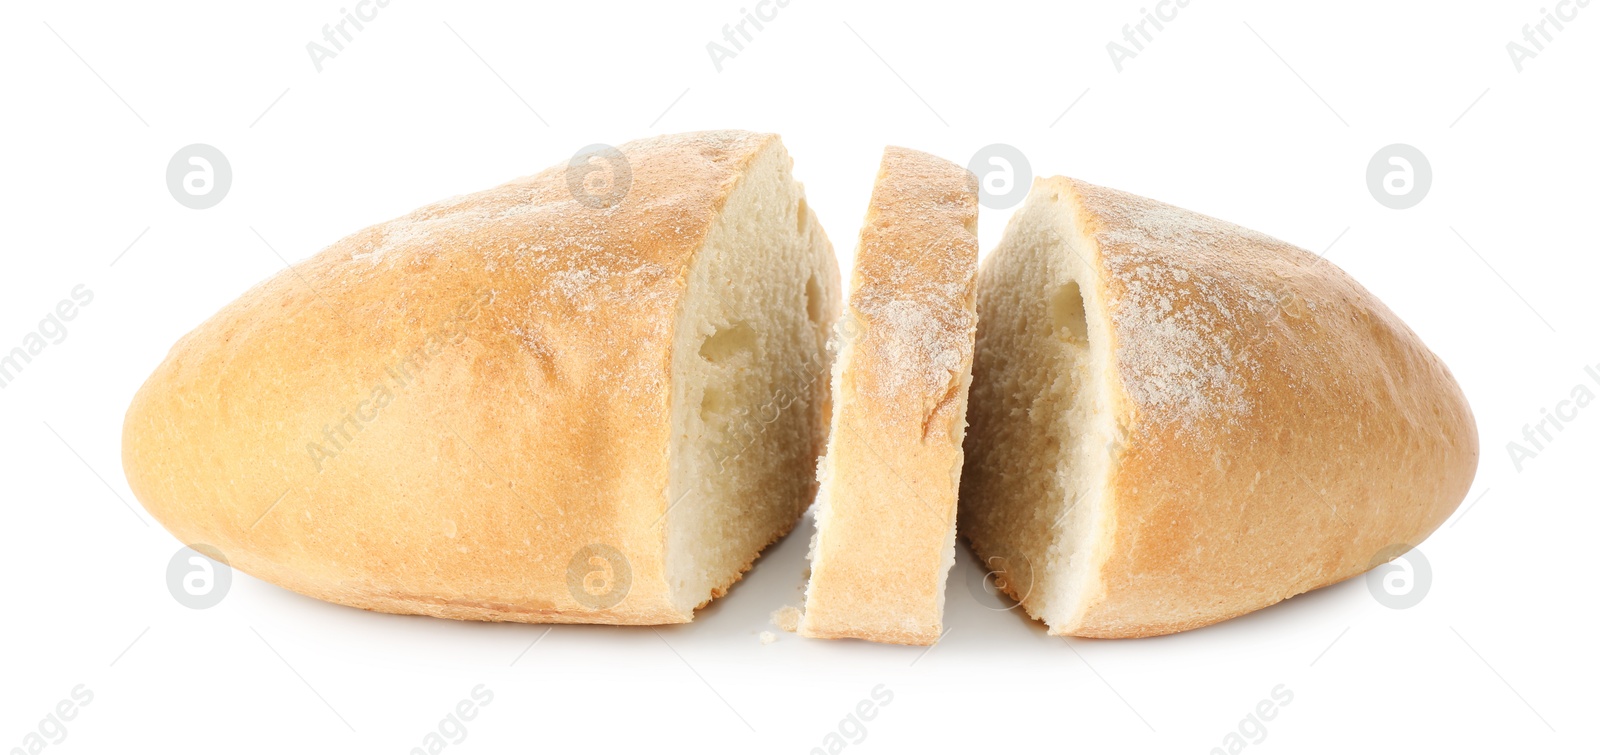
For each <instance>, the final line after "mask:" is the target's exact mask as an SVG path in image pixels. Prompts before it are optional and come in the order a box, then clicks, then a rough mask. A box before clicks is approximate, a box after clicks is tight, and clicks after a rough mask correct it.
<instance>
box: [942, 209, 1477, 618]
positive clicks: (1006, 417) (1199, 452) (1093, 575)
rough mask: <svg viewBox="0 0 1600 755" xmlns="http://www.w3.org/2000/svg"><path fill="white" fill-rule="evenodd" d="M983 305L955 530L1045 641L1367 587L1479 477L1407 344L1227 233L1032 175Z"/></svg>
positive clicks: (1434, 360) (1365, 300)
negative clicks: (1044, 632)
mask: <svg viewBox="0 0 1600 755" xmlns="http://www.w3.org/2000/svg"><path fill="white" fill-rule="evenodd" d="M978 314H979V321H978V345H977V360H976V362H975V364H974V367H973V386H972V398H971V410H970V422H971V428H970V431H969V433H968V435H967V469H966V471H965V473H964V475H963V478H962V491H961V513H960V516H961V522H962V524H961V531H962V533H963V534H964V535H965V536H966V537H967V538H968V539H969V540H970V541H971V543H972V544H973V546H974V548H975V549H976V550H977V552H978V553H979V555H980V556H982V557H984V559H985V561H986V563H988V564H990V566H991V570H1002V571H1003V572H1004V578H1003V579H1002V580H1000V582H1001V585H1002V586H1003V587H1005V588H1007V589H1008V590H1009V591H1011V592H1012V594H1013V597H1015V598H1018V599H1020V601H1021V603H1022V606H1023V608H1024V609H1025V610H1026V611H1027V612H1028V613H1029V614H1030V615H1032V616H1034V617H1035V618H1039V619H1042V620H1044V621H1045V622H1046V623H1047V624H1048V625H1049V627H1050V632H1051V633H1052V634H1057V635H1076V636H1086V637H1144V636H1150V635H1159V634H1166V633H1170V632H1177V631H1181V630H1185V629H1191V628H1194V627H1200V626H1205V625H1207V624H1211V623H1214V622H1218V621H1222V620H1224V619H1227V618H1230V617H1233V616H1238V615H1240V614H1243V613H1245V612H1248V611H1253V610H1256V609H1258V608H1262V607H1264V606H1268V605H1271V604H1273V603H1276V602H1278V601H1280V600H1283V599H1285V598H1287V597H1290V596H1292V595H1295V594H1298V593H1302V592H1305V591H1308V590H1312V589H1316V588H1318V587H1321V586H1324V585H1328V584H1332V583H1334V582H1338V581H1340V580H1343V579H1346V578H1348V577H1350V576H1352V575H1356V574H1360V573H1361V572H1363V571H1365V570H1367V569H1369V568H1371V567H1372V566H1374V565H1375V563H1376V562H1378V561H1381V560H1386V559H1389V558H1393V557H1394V556H1396V555H1398V554H1399V553H1400V552H1402V551H1403V550H1405V549H1407V548H1408V547H1410V546H1414V545H1416V544H1417V543H1418V542H1419V541H1421V540H1422V539H1423V538H1425V537H1427V536H1428V534H1429V533H1430V532H1432V531H1433V530H1434V529H1435V528H1437V527H1438V526H1439V525H1440V524H1441V523H1442V522H1444V521H1445V519H1446V518H1447V517H1448V516H1449V515H1450V513H1451V512H1452V511H1453V510H1454V509H1455V507H1456V506H1457V505H1458V504H1459V503H1460V501H1461V499H1462V497H1463V496H1464V495H1465V494H1466V491H1467V489H1468V487H1469V486H1470V485H1471V482H1472V477H1473V474H1474V472H1475V470H1476V468H1477V462H1478V439H1477V431H1476V428H1475V426H1474V423H1473V418H1472V414H1471V411H1470V409H1469V408H1468V406H1467V402H1466V399H1465V398H1464V397H1463V396H1462V393H1461V391H1460V389H1459V388H1458V386H1457V385H1456V382H1455V380H1454V379H1453V378H1452V377H1451V375H1450V372H1449V370H1448V369H1446V367H1445V365H1444V364H1443V363H1442V362H1441V361H1440V360H1439V359H1438V357H1436V356H1435V355H1434V354H1433V353H1432V352H1430V351H1429V350H1428V349H1427V347H1426V346H1424V345H1423V344H1422V342H1421V341H1420V340H1419V339H1418V338H1417V336H1416V334H1414V333H1413V332H1412V331H1411V330H1410V329H1409V328H1407V327H1406V325H1405V324H1404V323H1403V322H1401V321H1400V319H1399V318H1398V317H1396V316H1395V315H1394V313H1393V312H1391V311H1389V309H1388V308H1387V307H1385V306H1384V305H1383V304H1382V303H1381V302H1379V301H1378V300H1377V299H1375V298H1374V297H1373V296H1372V295H1371V294H1370V293H1368V292H1367V291H1366V290H1365V289H1363V288H1362V287H1361V286H1360V285H1359V284H1357V283H1356V282H1355V281H1354V280H1352V279H1351V278H1350V277H1349V276H1347V275H1346V274H1345V273H1344V272H1343V271H1341V270H1339V269H1338V268H1337V267H1335V266H1334V265H1333V264H1332V263H1330V262H1327V261H1325V260H1322V259H1319V258H1318V257H1317V256H1316V255H1313V254H1310V253H1308V252H1306V251H1304V250H1301V249H1298V248H1295V247H1293V246H1290V245H1289V244H1286V243H1283V242H1281V241H1278V240H1276V239H1273V238H1270V237H1267V236H1265V235H1263V234H1260V233H1256V232H1254V231H1250V230H1248V229H1245V228H1241V227H1239V226H1236V225H1233V224H1230V223H1225V222H1222V221H1219V220H1215V219H1212V218H1209V217H1205V216H1203V215H1199V214H1197V213H1193V212H1189V211H1187V210H1183V209H1180V208H1177V207H1172V206H1169V205H1165V204H1161V203H1159V202H1155V201H1152V200H1149V199H1145V198H1142V197H1137V196H1133V195H1130V194H1125V193H1122V192H1118V191H1113V190H1110V189H1104V188H1101V187H1098V186H1091V185H1089V184H1085V183H1082V182H1079V181H1074V180H1071V179H1067V178H1053V179H1041V180H1039V181H1036V182H1035V184H1034V187H1033V191H1032V193H1031V194H1030V196H1029V198H1028V200H1027V202H1026V203H1025V204H1024V206H1023V207H1022V208H1021V209H1019V210H1018V212H1017V213H1016V214H1015V216H1014V217H1013V218H1012V220H1011V223H1010V225H1009V227H1008V228H1007V230H1006V234H1005V237H1004V240H1003V241H1002V242H1001V244H1000V246H999V248H998V249H997V250H996V251H995V252H994V253H993V254H992V255H990V256H989V257H988V258H987V259H986V260H985V262H984V266H983V269H982V272H981V273H980V276H979V283H978Z"/></svg>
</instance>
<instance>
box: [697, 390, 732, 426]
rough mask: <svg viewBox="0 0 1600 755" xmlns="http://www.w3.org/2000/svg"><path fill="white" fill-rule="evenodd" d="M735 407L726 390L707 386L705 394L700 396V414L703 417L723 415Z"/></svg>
mask: <svg viewBox="0 0 1600 755" xmlns="http://www.w3.org/2000/svg"><path fill="white" fill-rule="evenodd" d="M732 407H733V401H731V400H730V399H729V398H728V394H727V393H726V392H725V391H719V390H717V389H716V388H710V387H708V388H706V392H705V395H703V396H701V397H700V416H701V418H702V419H710V418H713V417H721V416H723V415H726V414H727V413H728V410H729V409H731V408H732Z"/></svg>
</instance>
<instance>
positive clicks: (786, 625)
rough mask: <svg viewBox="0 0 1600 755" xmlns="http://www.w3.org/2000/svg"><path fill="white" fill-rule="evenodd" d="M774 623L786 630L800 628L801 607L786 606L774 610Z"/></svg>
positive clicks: (791, 630) (790, 630)
mask: <svg viewBox="0 0 1600 755" xmlns="http://www.w3.org/2000/svg"><path fill="white" fill-rule="evenodd" d="M772 623H773V625H774V626H776V627H778V628H779V629H782V630H783V631H785V632H793V631H795V630H797V629H799V628H800V609H798V608H795V607H794V606H784V607H782V608H780V609H778V610H776V611H773V612H772Z"/></svg>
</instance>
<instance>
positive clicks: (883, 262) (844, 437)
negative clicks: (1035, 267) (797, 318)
mask: <svg viewBox="0 0 1600 755" xmlns="http://www.w3.org/2000/svg"><path fill="white" fill-rule="evenodd" d="M977 200H978V188H977V181H976V179H975V178H974V177H973V176H972V174H971V173H969V172H968V171H967V170H965V169H964V168H961V167H960V166H957V165H954V164H952V163H949V162H946V161H944V160H941V159H939V158H937V157H933V156H931V155H927V154H923V153H921V152H916V151H913V150H909V149H903V148H900V147H889V148H888V149H886V150H885V151H884V155H883V162H882V165H881V167H880V168H879V170H878V177H877V183H876V185H875V186H874V187H873V190H872V200H871V203H870V205H869V206H868V208H867V217H866V222H865V225H864V227H863V228H862V231H861V242H860V246H859V247H858V249H857V251H856V261H855V271H854V274H853V275H852V277H851V281H850V294H849V306H848V310H847V312H846V314H845V315H844V316H843V317H842V318H841V319H840V324H839V326H838V328H837V335H836V338H837V342H838V345H839V354H838V357H837V361H836V363H835V366H834V372H833V384H834V385H833V392H834V414H833V420H832V426H833V427H832V432H831V434H830V435H829V440H828V453H827V456H826V457H824V458H823V459H822V461H821V463H820V464H819V465H818V475H817V476H818V479H819V480H820V482H821V490H820V492H819V494H818V498H817V505H816V508H815V512H816V521H817V532H816V535H815V537H814V538H813V539H812V543H811V580H810V583H809V584H808V586H807V588H806V603H805V616H804V619H803V620H802V622H801V624H800V633H801V634H803V635H806V636H809V637H822V638H842V637H858V638H862V639H867V640H875V641H878V642H895V643H902V644H909V645H926V644H931V643H933V642H934V641H936V640H937V639H938V638H939V636H940V633H941V631H942V630H941V627H942V616H943V613H944V582H945V576H946V574H947V573H948V572H949V570H950V565H951V564H952V563H953V561H954V558H955V550H954V549H955V513H956V493H957V490H958V487H959V481H960V476H961V462H962V449H961V441H962V436H963V434H964V432H965V429H966V419H965V417H966V406H967V388H968V386H969V385H970V383H971V379H972V343H973V334H974V330H975V325H976V321H977V312H976V309H975V299H976V294H975V288H974V286H975V283H976V276H977V264H978V242H977V237H976V235H975V234H976V230H977V218H978V215H977V208H978V203H977Z"/></svg>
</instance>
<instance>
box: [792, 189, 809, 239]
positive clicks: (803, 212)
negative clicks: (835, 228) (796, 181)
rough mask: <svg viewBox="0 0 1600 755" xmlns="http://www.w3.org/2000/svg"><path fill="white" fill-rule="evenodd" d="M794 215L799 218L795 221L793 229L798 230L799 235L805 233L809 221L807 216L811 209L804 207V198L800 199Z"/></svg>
mask: <svg viewBox="0 0 1600 755" xmlns="http://www.w3.org/2000/svg"><path fill="white" fill-rule="evenodd" d="M795 214H796V215H798V216H799V219H798V220H796V221H795V228H796V229H798V230H799V231H800V232H801V233H805V232H806V223H807V221H808V220H809V216H810V215H811V208H809V207H807V206H806V198H805V197H801V198H800V206H799V207H798V208H796V209H795Z"/></svg>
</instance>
